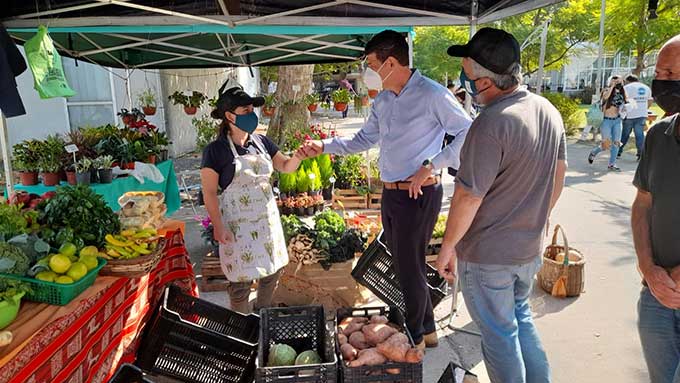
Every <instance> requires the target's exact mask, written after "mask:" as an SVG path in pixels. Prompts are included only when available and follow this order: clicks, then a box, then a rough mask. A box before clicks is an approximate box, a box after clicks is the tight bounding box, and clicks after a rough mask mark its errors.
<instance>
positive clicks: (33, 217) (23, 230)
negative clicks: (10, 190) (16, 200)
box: [0, 203, 38, 240]
mask: <svg viewBox="0 0 680 383" xmlns="http://www.w3.org/2000/svg"><path fill="white" fill-rule="evenodd" d="M37 218H38V213H37V212H35V211H31V210H26V211H22V205H14V204H12V205H10V204H6V203H0V240H5V239H9V238H12V237H14V236H15V235H19V234H27V233H30V232H31V231H32V230H33V229H34V228H35V227H33V224H34V223H36V221H37Z"/></svg>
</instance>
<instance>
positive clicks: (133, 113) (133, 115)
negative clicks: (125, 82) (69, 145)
mask: <svg viewBox="0 0 680 383" xmlns="http://www.w3.org/2000/svg"><path fill="white" fill-rule="evenodd" d="M118 116H119V117H120V119H121V120H122V121H123V125H125V126H131V125H132V124H134V123H135V122H137V121H141V120H144V118H145V117H146V116H145V115H144V113H142V111H141V110H139V109H137V108H132V110H127V109H125V108H123V109H121V110H120V112H118ZM74 143H75V142H74Z"/></svg>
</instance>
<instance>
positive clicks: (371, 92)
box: [368, 89, 380, 98]
mask: <svg viewBox="0 0 680 383" xmlns="http://www.w3.org/2000/svg"><path fill="white" fill-rule="evenodd" d="M378 93H380V91H379V90H377V89H369V90H368V97H370V98H376V97H378Z"/></svg>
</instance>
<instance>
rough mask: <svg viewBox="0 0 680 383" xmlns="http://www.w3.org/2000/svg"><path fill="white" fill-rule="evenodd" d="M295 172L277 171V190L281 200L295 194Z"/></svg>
mask: <svg viewBox="0 0 680 383" xmlns="http://www.w3.org/2000/svg"><path fill="white" fill-rule="evenodd" d="M296 175H297V173H295V172H293V173H279V192H280V193H281V194H280V195H281V200H282V201H286V200H287V199H289V198H293V197H294V196H295V187H296V183H297V180H296Z"/></svg>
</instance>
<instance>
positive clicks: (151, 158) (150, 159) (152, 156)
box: [146, 154, 156, 165]
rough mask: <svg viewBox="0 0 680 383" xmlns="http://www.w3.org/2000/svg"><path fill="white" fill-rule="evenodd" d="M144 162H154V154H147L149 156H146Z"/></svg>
mask: <svg viewBox="0 0 680 383" xmlns="http://www.w3.org/2000/svg"><path fill="white" fill-rule="evenodd" d="M146 162H148V163H150V164H154V165H155V164H156V155H155V154H149V158H147V160H146Z"/></svg>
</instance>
